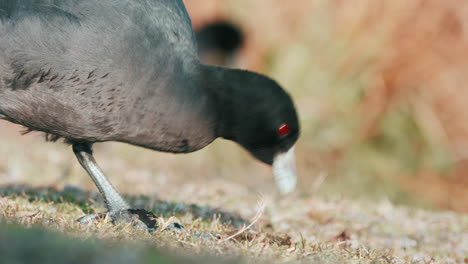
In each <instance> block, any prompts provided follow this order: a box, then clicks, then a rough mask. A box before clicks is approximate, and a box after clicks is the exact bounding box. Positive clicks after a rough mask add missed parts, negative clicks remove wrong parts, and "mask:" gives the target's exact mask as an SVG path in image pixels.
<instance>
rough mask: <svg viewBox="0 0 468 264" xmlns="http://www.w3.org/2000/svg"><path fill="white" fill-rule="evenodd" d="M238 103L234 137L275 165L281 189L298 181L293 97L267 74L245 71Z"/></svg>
mask: <svg viewBox="0 0 468 264" xmlns="http://www.w3.org/2000/svg"><path fill="white" fill-rule="evenodd" d="M238 84H239V85H242V87H238V90H240V91H241V93H240V94H239V95H237V96H235V97H236V101H237V102H236V103H235V104H234V107H235V110H234V112H235V113H236V114H235V122H234V124H233V131H232V132H233V134H232V137H233V138H232V139H233V140H234V141H236V142H238V143H239V144H240V145H242V146H243V147H244V148H245V149H247V150H248V151H249V152H250V153H252V154H253V156H255V157H256V158H257V159H259V160H261V161H263V162H264V163H267V164H270V165H273V170H274V174H275V177H276V181H277V184H278V187H279V189H280V191H281V192H283V193H287V192H290V191H292V190H293V189H294V187H295V184H296V175H295V164H294V144H295V142H296V141H297V139H298V137H299V130H300V128H299V121H298V117H297V113H296V109H295V107H294V104H293V102H292V100H291V98H290V96H289V95H288V94H287V93H286V92H285V91H284V90H283V89H282V88H281V87H280V86H279V85H278V84H277V83H276V82H275V81H273V80H271V79H269V78H268V77H266V76H263V75H259V74H255V73H250V72H244V74H243V76H242V80H241V81H239V82H238Z"/></svg>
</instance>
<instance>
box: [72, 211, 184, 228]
mask: <svg viewBox="0 0 468 264" xmlns="http://www.w3.org/2000/svg"><path fill="white" fill-rule="evenodd" d="M106 216H109V217H110V219H111V221H112V223H114V224H118V223H133V226H134V227H137V228H141V229H143V230H147V231H148V232H154V231H156V229H158V222H157V217H156V216H155V215H154V214H153V213H151V212H149V211H146V210H144V209H125V210H121V211H117V212H107V213H97V214H90V215H86V216H83V217H80V218H78V220H77V221H78V222H80V223H91V222H93V221H95V220H101V219H104V218H105V217H106ZM183 228H184V227H183V226H182V225H181V224H179V223H173V224H171V226H170V227H169V229H174V230H182V229H183ZM166 229H167V228H166Z"/></svg>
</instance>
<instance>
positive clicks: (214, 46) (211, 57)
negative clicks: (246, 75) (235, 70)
mask: <svg viewBox="0 0 468 264" xmlns="http://www.w3.org/2000/svg"><path fill="white" fill-rule="evenodd" d="M195 34H196V37H197V43H198V53H199V55H200V58H201V59H202V61H203V62H205V63H208V64H217V65H226V66H235V65H236V63H235V61H236V55H237V54H238V52H239V50H240V48H241V47H242V44H243V42H244V36H243V33H242V31H241V29H240V28H239V27H238V26H236V25H234V24H233V23H230V22H228V21H223V20H221V21H216V22H214V23H210V24H207V25H205V26H204V27H202V28H200V29H198V30H197V31H196V32H195Z"/></svg>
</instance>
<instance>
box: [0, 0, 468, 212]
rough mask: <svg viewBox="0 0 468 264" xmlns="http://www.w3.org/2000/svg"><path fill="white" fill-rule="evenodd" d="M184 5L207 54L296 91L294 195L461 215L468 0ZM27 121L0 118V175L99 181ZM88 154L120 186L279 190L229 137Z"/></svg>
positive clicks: (467, 143)
mask: <svg viewBox="0 0 468 264" xmlns="http://www.w3.org/2000/svg"><path fill="white" fill-rule="evenodd" d="M185 2H186V5H187V8H188V10H189V13H190V15H191V17H192V20H193V25H194V28H195V30H196V31H197V32H198V34H197V36H198V38H199V41H200V42H201V43H200V54H201V57H202V58H203V60H205V61H206V62H209V63H216V64H223V65H228V66H232V67H238V68H246V69H250V70H254V71H258V72H262V73H265V74H267V75H269V76H271V77H273V78H274V79H276V80H277V81H278V82H279V83H280V84H282V86H283V87H284V88H285V89H286V90H287V91H288V92H289V93H290V94H291V95H292V97H293V98H294V101H295V103H296V106H297V108H298V112H299V116H300V119H301V125H302V132H301V138H300V140H299V141H298V144H297V148H296V149H297V155H296V156H297V159H298V160H297V166H298V173H299V181H300V184H299V190H298V192H297V193H298V194H297V195H299V196H303V197H308V196H311V195H324V196H332V197H347V198H351V199H388V200H390V201H392V202H394V203H397V204H409V205H415V206H422V207H427V208H434V209H449V210H455V211H458V212H465V213H466V212H468V175H467V174H468V159H467V158H468V115H467V114H466V112H468V87H465V85H466V84H465V83H466V82H467V81H468V67H467V66H468V42H467V36H468V2H467V3H465V2H463V1H455V0H445V1H440V0H413V1H407V0H393V1H385V2H384V1H373V0H353V1H344V0H295V1H293V2H291V1H284V0H255V1H251V0H185ZM21 130H22V128H21V127H18V126H15V125H12V124H9V123H7V122H1V123H0V133H1V134H2V140H1V141H0V183H2V184H13V183H15V184H17V183H27V184H31V185H46V186H50V185H54V186H63V185H66V184H73V185H77V186H81V187H84V188H87V189H90V190H95V187H94V185H93V183H92V181H91V179H90V178H89V177H88V176H87V175H86V173H85V172H84V170H82V169H81V168H80V166H79V164H78V162H76V160H75V157H74V155H73V153H72V151H71V148H70V147H69V146H66V145H63V144H51V143H45V142H44V141H43V140H41V138H42V136H41V135H40V134H31V135H26V136H21V135H20V134H19V133H18V132H19V131H21ZM95 152H96V158H97V160H98V162H99V163H100V165H101V167H103V169H104V171H106V172H107V173H108V174H109V176H110V178H111V180H112V182H113V183H114V185H116V186H117V188H118V189H119V190H121V191H122V192H125V193H134V194H149V195H158V196H159V197H161V198H163V199H164V198H167V199H170V198H171V197H175V196H174V195H173V194H174V193H178V195H177V199H184V200H187V201H190V199H191V194H192V193H193V192H195V191H199V189H203V191H204V192H206V193H210V194H212V195H215V196H216V195H217V196H220V197H222V196H223V192H225V191H226V190H235V192H237V194H240V195H242V194H249V193H257V192H264V193H274V192H276V190H275V184H274V181H273V177H272V176H271V170H270V168H268V167H267V166H264V165H262V164H260V163H258V162H256V161H254V159H252V158H251V157H250V156H249V155H248V154H247V153H246V152H245V151H244V150H242V149H241V148H240V147H238V146H237V145H235V144H234V143H231V142H227V141H225V140H217V141H216V142H215V143H214V144H212V145H210V146H209V147H207V148H206V149H203V150H202V151H199V152H196V153H193V154H188V155H171V154H165V153H157V152H153V151H149V150H144V149H141V148H137V147H132V146H127V145H124V144H120V143H105V144H97V145H96V146H95ZM201 186H203V187H201ZM219 186H224V187H225V188H224V189H222V190H223V191H220V189H218V188H219ZM226 186H227V187H226ZM181 193H184V194H183V195H181ZM197 201H200V199H199V198H198V200H197ZM221 202H222V203H223V204H224V205H226V203H228V202H229V201H225V200H222V199H221V200H220V203H221Z"/></svg>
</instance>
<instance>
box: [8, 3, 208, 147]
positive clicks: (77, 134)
mask: <svg viewBox="0 0 468 264" xmlns="http://www.w3.org/2000/svg"><path fill="white" fill-rule="evenodd" d="M197 60H198V59H197V51H196V44H195V39H194V35H193V31H192V27H191V22H190V18H189V17H188V14H187V12H186V10H185V7H184V5H183V3H182V1H181V0H139V1H130V0H128V1H127V0H119V1H115V0H3V1H1V2H0V116H4V118H5V119H7V120H10V121H13V122H15V123H19V124H22V125H24V126H26V127H28V128H30V129H32V130H39V131H44V132H48V133H51V134H53V135H55V136H57V137H65V138H68V139H70V140H83V141H107V140H118V141H132V140H133V139H134V138H138V137H139V134H138V133H137V132H138V131H140V132H142V131H144V130H151V129H152V130H154V131H153V132H152V133H154V134H156V135H159V138H158V137H156V139H152V140H156V141H158V142H153V143H151V142H149V143H148V144H153V145H154V146H157V148H160V149H162V150H168V151H176V152H178V151H189V150H190V149H187V148H188V146H187V144H186V143H184V142H182V143H180V144H179V145H178V146H179V148H182V149H167V148H172V146H174V145H177V144H174V143H173V142H171V141H173V140H179V138H180V137H181V135H176V134H171V133H170V132H171V131H176V130H178V131H179V132H177V133H183V131H182V132H180V131H181V130H180V128H182V125H183V123H186V122H187V120H190V119H191V118H194V115H197V114H200V113H199V112H200V111H201V110H200V111H197V109H196V107H195V108H193V109H191V107H192V106H191V105H190V104H196V103H195V102H191V100H192V99H193V98H196V97H202V96H197V95H198V93H199V91H198V90H197V88H196V87H191V86H190V85H188V86H186V87H182V86H183V85H178V84H177V82H183V81H187V82H185V83H186V84H187V83H190V81H189V80H183V79H184V78H187V77H184V74H183V73H184V72H190V71H191V70H193V69H191V67H193V65H195V64H196V63H193V62H194V61H197ZM174 73H178V74H180V78H176V76H174ZM150 100H151V101H150ZM177 105H179V106H177ZM181 105H182V107H180V106H181ZM184 107H185V108H187V109H185V110H187V111H185V112H186V114H183V113H184V111H183V110H184ZM181 113H182V114H181ZM141 124H147V126H146V127H138V126H141ZM132 128H133V130H131V129H132ZM195 131H196V129H195ZM146 132H147V131H146ZM142 133H143V132H142ZM182 136H183V135H182ZM125 137H127V138H125ZM161 142H165V143H164V144H166V145H167V148H166V146H163V145H161V144H162V143H161ZM130 143H136V144H140V145H145V144H147V143H146V142H130ZM158 144H159V145H158Z"/></svg>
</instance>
